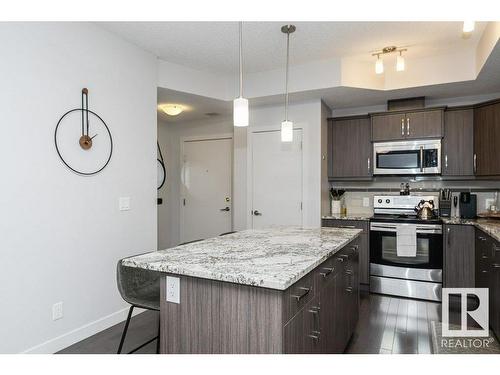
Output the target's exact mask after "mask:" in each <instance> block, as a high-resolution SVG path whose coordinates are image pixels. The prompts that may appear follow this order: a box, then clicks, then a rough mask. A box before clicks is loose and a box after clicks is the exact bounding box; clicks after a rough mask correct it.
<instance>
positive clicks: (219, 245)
mask: <svg viewBox="0 0 500 375" xmlns="http://www.w3.org/2000/svg"><path fill="white" fill-rule="evenodd" d="M360 233H361V230H360V229H346V228H318V229H302V228H297V227H275V228H270V229H261V230H245V231H241V232H237V233H234V234H229V235H225V236H221V237H215V238H210V239H207V240H204V241H200V242H195V243H191V244H186V245H182V246H177V247H173V248H170V249H166V250H160V251H154V252H151V253H147V254H143V255H138V256H135V257H131V258H127V259H124V260H123V265H124V266H129V267H138V268H144V269H148V270H154V271H160V272H166V273H172V274H177V275H186V276H193V277H200V278H204V279H211V280H219V281H227V282H231V283H236V284H245V285H252V286H259V287H264V288H271V289H278V290H285V289H287V288H288V287H289V286H290V285H292V284H293V283H295V282H296V281H298V280H299V279H300V278H301V277H302V276H304V275H306V274H308V273H309V272H310V271H312V270H313V269H314V268H316V267H317V266H318V265H320V264H321V263H322V262H323V261H325V260H326V259H328V258H329V257H330V256H332V255H333V254H335V253H336V252H337V251H339V250H341V249H342V248H343V247H344V246H345V245H346V244H348V243H349V242H350V241H352V240H353V239H354V238H356V237H357V236H358V235H359V234H360Z"/></svg>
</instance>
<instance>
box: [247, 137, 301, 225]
mask: <svg viewBox="0 0 500 375" xmlns="http://www.w3.org/2000/svg"><path fill="white" fill-rule="evenodd" d="M252 174H253V176H252V185H253V186H252V227H253V228H265V227H269V226H271V225H302V130H300V129H297V130H294V131H293V142H291V143H283V142H281V134H280V132H279V131H272V132H258V133H253V135H252Z"/></svg>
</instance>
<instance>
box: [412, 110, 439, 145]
mask: <svg viewBox="0 0 500 375" xmlns="http://www.w3.org/2000/svg"><path fill="white" fill-rule="evenodd" d="M405 128H406V129H405V134H406V138H408V139H415V138H416V139H420V138H439V137H442V136H443V111H442V110H435V111H421V112H408V113H406V124H405Z"/></svg>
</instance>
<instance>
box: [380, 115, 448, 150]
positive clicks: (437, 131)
mask: <svg viewBox="0 0 500 375" xmlns="http://www.w3.org/2000/svg"><path fill="white" fill-rule="evenodd" d="M371 122H372V140H373V141H374V142H379V141H396V140H405V139H421V138H440V137H442V136H443V109H442V108H436V109H427V110H421V111H411V112H398V113H383V114H378V113H377V114H373V115H372V121H371Z"/></svg>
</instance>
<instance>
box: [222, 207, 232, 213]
mask: <svg viewBox="0 0 500 375" xmlns="http://www.w3.org/2000/svg"><path fill="white" fill-rule="evenodd" d="M220 210H221V211H226V212H228V211H231V209H230V208H229V207H225V208H221V209H220Z"/></svg>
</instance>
